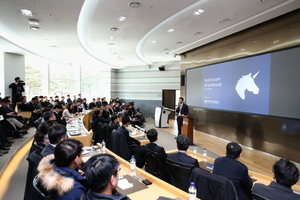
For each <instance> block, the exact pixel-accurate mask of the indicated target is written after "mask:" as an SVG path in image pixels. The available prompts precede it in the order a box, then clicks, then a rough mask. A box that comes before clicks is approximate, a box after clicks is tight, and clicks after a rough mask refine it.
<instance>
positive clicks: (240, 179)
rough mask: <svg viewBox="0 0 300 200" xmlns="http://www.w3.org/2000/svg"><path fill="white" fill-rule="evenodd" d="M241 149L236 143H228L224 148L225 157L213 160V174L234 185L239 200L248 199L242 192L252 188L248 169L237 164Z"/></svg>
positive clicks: (239, 163)
mask: <svg viewBox="0 0 300 200" xmlns="http://www.w3.org/2000/svg"><path fill="white" fill-rule="evenodd" d="M241 153H242V147H241V146H240V145H239V144H238V143H236V142H230V143H228V144H227V146H226V156H225V157H219V158H217V159H216V160H215V163H214V169H213V173H214V174H217V175H221V176H225V177H226V178H228V179H229V180H230V181H231V182H232V183H233V185H234V187H235V190H236V192H237V195H238V198H239V200H244V199H249V198H248V197H247V195H246V193H245V192H244V190H245V191H246V192H247V193H248V191H249V190H250V189H251V188H252V184H253V183H252V180H251V178H250V176H249V174H248V168H247V167H246V165H244V164H243V163H241V162H239V161H238V159H239V158H240V156H241Z"/></svg>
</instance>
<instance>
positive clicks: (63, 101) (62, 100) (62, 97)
mask: <svg viewBox="0 0 300 200" xmlns="http://www.w3.org/2000/svg"><path fill="white" fill-rule="evenodd" d="M60 99H61V100H60V104H61V105H63V106H65V105H66V102H65V97H64V96H61V98H60Z"/></svg>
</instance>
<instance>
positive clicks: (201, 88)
mask: <svg viewBox="0 0 300 200" xmlns="http://www.w3.org/2000/svg"><path fill="white" fill-rule="evenodd" d="M297 55H300V48H299V47H298V48H293V49H289V50H284V51H279V52H275V53H268V54H263V55H258V56H253V57H248V58H243V59H238V60H233V61H228V62H223V63H218V64H212V65H208V66H204V67H197V68H192V69H188V70H187V71H186V103H187V104H188V105H189V106H192V107H202V108H211V109H217V110H228V111H235V112H244V113H254V114H262V115H273V116H281V117H289V118H298V119H299V118H300V108H299V106H297V101H298V100H299V98H300V90H299V89H298V87H300V80H299V77H298V76H299V75H300V67H299V66H298V65H299V63H300V58H299V56H297ZM279 63H280V64H279ZM291 80H293V85H291V84H290V82H291ZM295 82H296V83H295ZM280 94H284V95H280ZM289 96H290V97H292V98H289ZM295 97H297V98H295ZM283 102H286V103H287V104H284V106H283Z"/></svg>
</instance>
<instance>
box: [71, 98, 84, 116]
mask: <svg viewBox="0 0 300 200" xmlns="http://www.w3.org/2000/svg"><path fill="white" fill-rule="evenodd" d="M82 111H83V107H82V101H78V100H77V103H76V105H74V107H73V113H76V114H78V113H81V112H82Z"/></svg>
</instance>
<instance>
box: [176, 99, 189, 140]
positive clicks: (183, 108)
mask: <svg viewBox="0 0 300 200" xmlns="http://www.w3.org/2000/svg"><path fill="white" fill-rule="evenodd" d="M175 114H176V116H177V129H178V136H179V135H180V134H181V127H182V123H183V117H182V116H186V115H188V114H189V107H188V106H187V105H186V104H185V103H184V99H183V98H182V97H179V100H178V105H177V107H176V111H175ZM176 138H177V137H175V139H176Z"/></svg>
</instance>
